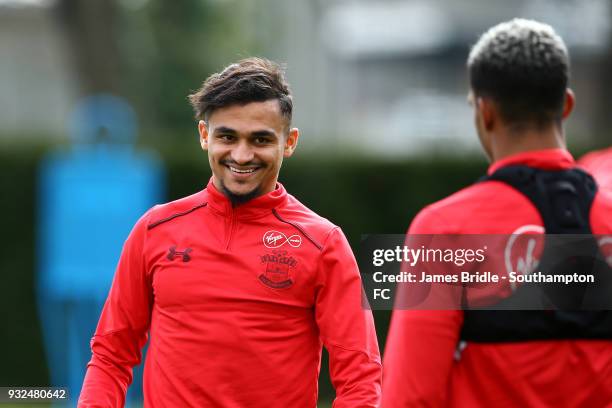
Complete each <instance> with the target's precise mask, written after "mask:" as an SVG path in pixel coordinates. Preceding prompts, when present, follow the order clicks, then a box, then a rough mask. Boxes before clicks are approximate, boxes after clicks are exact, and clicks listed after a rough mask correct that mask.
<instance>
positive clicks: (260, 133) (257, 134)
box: [251, 130, 276, 137]
mask: <svg viewBox="0 0 612 408" xmlns="http://www.w3.org/2000/svg"><path fill="white" fill-rule="evenodd" d="M251 137H276V133H274V132H272V131H271V130H256V131H254V132H251Z"/></svg>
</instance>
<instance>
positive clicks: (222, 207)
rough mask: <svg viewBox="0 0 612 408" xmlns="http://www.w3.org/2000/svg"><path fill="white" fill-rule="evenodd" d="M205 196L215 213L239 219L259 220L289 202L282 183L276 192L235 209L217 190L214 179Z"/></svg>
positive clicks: (278, 185) (277, 185)
mask: <svg viewBox="0 0 612 408" xmlns="http://www.w3.org/2000/svg"><path fill="white" fill-rule="evenodd" d="M204 194H205V197H206V201H207V203H208V206H209V207H210V208H211V209H212V210H213V211H215V212H216V213H218V214H220V215H223V216H227V217H236V218H238V219H247V218H257V217H261V216H264V215H268V214H270V213H271V211H272V209H273V208H277V207H279V206H281V205H282V204H284V203H285V202H286V201H287V191H286V190H285V187H283V185H282V184H281V183H276V188H275V189H274V191H271V192H269V193H268V194H264V195H262V196H259V197H256V198H254V199H252V200H250V201H247V202H246V203H244V204H240V205H238V206H236V207H233V206H232V203H231V201H230V200H229V199H228V198H227V197H226V196H225V195H224V194H223V193H221V192H220V191H219V190H217V188H216V187H215V186H214V184H213V182H212V178H211V179H210V181H209V182H208V185H207V186H206V189H205V190H204Z"/></svg>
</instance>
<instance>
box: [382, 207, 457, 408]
mask: <svg viewBox="0 0 612 408" xmlns="http://www.w3.org/2000/svg"><path fill="white" fill-rule="evenodd" d="M444 225H446V224H444V223H441V222H440V219H438V218H434V215H433V213H432V212H430V211H428V210H424V211H422V212H421V213H420V214H419V215H417V217H416V218H415V219H414V221H413V222H412V225H411V227H410V230H409V235H410V234H435V233H440V232H441V231H439V229H440V227H441V226H444ZM462 324H463V312H462V311H460V310H395V311H394V312H393V316H392V318H391V326H390V329H389V334H388V336H387V344H386V347H385V358H384V373H385V375H384V382H383V403H382V407H384V408H391V407H440V408H443V407H446V406H448V403H447V391H448V386H449V378H450V372H451V368H452V365H453V357H454V353H455V349H456V347H457V342H458V341H459V332H460V330H461V325H462Z"/></svg>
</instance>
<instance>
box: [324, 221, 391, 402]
mask: <svg viewBox="0 0 612 408" xmlns="http://www.w3.org/2000/svg"><path fill="white" fill-rule="evenodd" d="M361 300H362V287H361V278H360V276H359V269H358V267H357V263H356V261H355V258H354V256H353V253H352V251H351V248H350V246H349V244H348V242H347V240H346V238H345V237H344V235H343V234H342V231H340V229H339V228H335V229H334V230H333V231H332V232H331V233H330V234H329V236H328V238H327V240H326V242H325V245H324V247H323V250H322V255H321V258H320V261H319V270H318V289H317V294H316V304H315V318H316V321H317V325H318V327H319V331H320V336H321V340H322V341H323V344H324V345H325V348H326V349H327V351H328V353H329V370H330V375H331V381H332V384H333V386H334V388H335V389H336V399H335V401H334V405H333V406H334V408H342V407H353V408H354V407H378V405H379V403H380V394H381V381H382V367H381V361H380V353H379V350H378V341H377V339H376V330H375V327H374V319H373V317H372V312H371V311H370V310H364V309H363V307H362V305H361Z"/></svg>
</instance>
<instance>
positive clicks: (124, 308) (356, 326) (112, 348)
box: [79, 58, 381, 408]
mask: <svg viewBox="0 0 612 408" xmlns="http://www.w3.org/2000/svg"><path fill="white" fill-rule="evenodd" d="M190 101H191V103H192V105H193V107H194V110H195V113H196V118H197V119H198V120H199V122H198V131H199V134H200V143H201V145H202V148H203V149H204V150H205V151H208V159H209V162H210V167H211V169H212V172H213V176H212V179H211V181H210V182H209V183H208V185H207V187H206V188H205V189H204V190H203V191H201V192H199V193H196V194H194V195H192V196H189V197H186V198H183V199H180V200H177V201H174V202H171V203H168V204H164V205H160V206H156V207H154V208H152V209H151V210H149V211H148V212H147V213H146V214H145V215H144V216H143V217H142V218H141V219H140V220H139V221H138V223H137V224H136V226H135V227H134V229H133V230H132V233H131V234H130V236H129V237H128V239H127V241H126V243H125V246H124V249H123V253H122V255H121V259H120V261H119V265H118V268H117V271H116V274H115V279H114V281H113V286H112V288H111V291H110V294H109V297H108V300H107V302H106V305H105V307H104V310H103V312H102V316H101V318H100V323H99V324H98V328H97V330H96V333H95V335H94V337H93V339H92V343H91V344H92V351H93V356H92V359H91V362H90V363H89V365H88V370H87V375H86V378H85V382H84V384H83V390H82V392H81V396H80V400H79V406H80V407H94V406H95V407H117V406H123V405H124V401H125V393H126V390H127V387H128V386H129V384H130V383H131V380H132V367H133V366H134V365H136V364H138V363H139V362H140V360H141V349H142V347H143V345H144V344H145V342H146V339H147V333H150V343H149V348H148V352H147V358H146V363H145V374H144V378H145V380H144V395H145V406H147V407H188V406H189V407H265V408H270V407H316V405H317V388H318V387H317V380H318V375H319V368H320V363H321V351H322V346H325V347H326V349H327V350H328V352H329V357H330V358H329V360H330V373H331V379H332V383H333V385H334V387H335V389H336V400H335V401H334V407H336V408H340V407H376V406H378V403H379V400H380V382H381V363H380V356H379V351H378V344H377V340H376V334H375V331H374V323H373V319H372V315H371V312H370V311H367V310H364V309H363V308H362V306H361V291H362V290H361V280H360V277H359V272H358V270H357V265H356V263H355V260H354V257H353V254H352V252H351V250H350V247H349V245H348V243H347V241H346V238H345V237H344V235H343V234H342V232H341V231H340V229H339V228H338V227H336V226H335V225H333V224H331V223H330V222H329V221H327V220H326V219H324V218H321V217H320V216H318V215H316V214H315V213H313V212H312V211H311V210H309V209H308V208H306V207H305V206H304V205H303V204H301V203H300V202H299V201H298V200H296V199H295V198H294V197H293V196H291V195H289V194H288V193H287V192H286V191H285V189H284V187H283V186H282V185H281V184H279V183H278V182H277V179H278V173H279V170H280V168H281V164H282V161H283V158H286V157H290V156H291V155H292V154H293V152H294V150H295V148H296V146H297V142H298V136H299V133H298V130H297V129H295V128H291V114H292V99H291V94H290V91H289V88H288V85H287V83H286V82H285V79H284V76H283V72H282V70H281V69H280V67H279V66H278V65H276V64H274V63H272V62H270V61H267V60H263V59H258V58H249V59H245V60H242V61H239V62H238V63H236V64H232V65H230V66H228V67H227V68H226V69H225V70H223V71H222V72H221V73H218V74H214V75H212V76H210V77H209V78H208V79H207V80H206V81H205V82H204V85H203V86H202V88H201V89H200V90H199V91H198V92H196V93H194V94H193V95H191V96H190Z"/></svg>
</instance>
